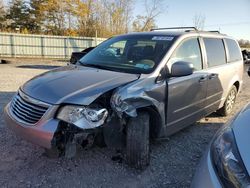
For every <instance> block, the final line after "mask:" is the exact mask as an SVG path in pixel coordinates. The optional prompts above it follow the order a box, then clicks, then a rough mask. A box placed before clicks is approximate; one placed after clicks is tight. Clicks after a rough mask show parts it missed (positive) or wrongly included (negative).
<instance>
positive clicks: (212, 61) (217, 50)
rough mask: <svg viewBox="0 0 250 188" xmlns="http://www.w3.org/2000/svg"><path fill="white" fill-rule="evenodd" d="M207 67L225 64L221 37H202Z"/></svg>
mask: <svg viewBox="0 0 250 188" xmlns="http://www.w3.org/2000/svg"><path fill="white" fill-rule="evenodd" d="M204 43H205V48H206V52H207V64H208V67H214V66H218V65H223V64H226V54H225V48H224V44H223V41H222V39H216V38H204Z"/></svg>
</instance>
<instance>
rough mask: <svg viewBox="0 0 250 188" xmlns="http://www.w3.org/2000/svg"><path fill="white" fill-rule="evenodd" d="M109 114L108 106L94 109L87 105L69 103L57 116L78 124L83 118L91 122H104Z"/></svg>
mask: <svg viewBox="0 0 250 188" xmlns="http://www.w3.org/2000/svg"><path fill="white" fill-rule="evenodd" d="M107 116H108V111H107V109H106V108H102V109H92V108H88V107H85V106H74V105H68V106H64V107H62V108H61V109H60V110H59V112H58V115H57V118H58V119H60V120H63V121H66V122H68V123H72V124H77V122H78V121H80V120H82V119H85V120H87V121H88V122H90V123H98V122H102V123H103V122H104V121H105V119H106V118H107Z"/></svg>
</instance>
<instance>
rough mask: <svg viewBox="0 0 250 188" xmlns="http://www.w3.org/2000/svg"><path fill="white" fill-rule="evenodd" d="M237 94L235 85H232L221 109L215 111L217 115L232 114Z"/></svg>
mask: <svg viewBox="0 0 250 188" xmlns="http://www.w3.org/2000/svg"><path fill="white" fill-rule="evenodd" d="M237 92H238V91H237V88H236V87H235V85H233V86H232V87H231V89H230V91H229V93H228V95H227V98H226V101H225V102H224V105H223V107H222V108H220V109H219V110H218V111H217V113H218V114H219V115H221V116H228V115H229V114H230V113H231V112H232V110H233V107H234V103H235V100H236V97H237Z"/></svg>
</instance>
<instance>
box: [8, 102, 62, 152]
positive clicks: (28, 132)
mask: <svg viewBox="0 0 250 188" xmlns="http://www.w3.org/2000/svg"><path fill="white" fill-rule="evenodd" d="M9 106H10V103H9V104H8V105H7V106H6V107H5V109H4V119H5V122H6V125H7V127H9V128H10V129H12V130H13V131H14V132H16V134H18V135H20V136H21V137H22V138H24V139H25V140H28V141H30V142H32V143H34V144H36V145H39V146H42V147H44V148H48V149H50V148H51V147H52V143H51V142H52V139H53V136H54V133H55V132H56V130H57V127H58V125H59V120H56V119H53V118H49V117H43V118H42V119H41V120H40V121H39V122H38V123H37V124H35V125H34V126H28V125H24V124H22V123H20V122H18V121H17V120H16V119H15V118H14V117H13V115H12V113H11V111H10V110H9V109H10V108H9ZM54 110H55V109H50V110H49V111H50V112H51V111H54Z"/></svg>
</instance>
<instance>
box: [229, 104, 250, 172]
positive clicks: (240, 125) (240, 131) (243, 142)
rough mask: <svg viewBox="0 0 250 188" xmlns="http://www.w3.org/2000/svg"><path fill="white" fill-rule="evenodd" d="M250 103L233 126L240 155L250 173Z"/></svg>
mask: <svg viewBox="0 0 250 188" xmlns="http://www.w3.org/2000/svg"><path fill="white" fill-rule="evenodd" d="M249 122H250V103H249V104H248V105H247V106H246V107H245V108H243V109H242V111H241V112H240V113H239V114H238V116H237V117H236V119H235V120H234V121H233V124H232V128H233V132H234V136H235V140H236V144H237V147H238V150H239V152H240V156H241V158H242V160H243V162H244V164H245V167H246V169H247V171H248V174H250V144H249V143H250V123H249Z"/></svg>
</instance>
